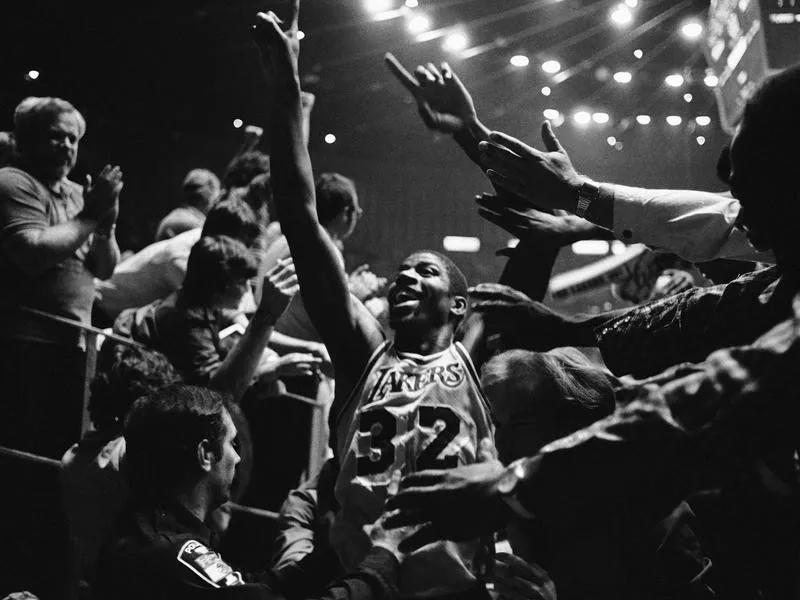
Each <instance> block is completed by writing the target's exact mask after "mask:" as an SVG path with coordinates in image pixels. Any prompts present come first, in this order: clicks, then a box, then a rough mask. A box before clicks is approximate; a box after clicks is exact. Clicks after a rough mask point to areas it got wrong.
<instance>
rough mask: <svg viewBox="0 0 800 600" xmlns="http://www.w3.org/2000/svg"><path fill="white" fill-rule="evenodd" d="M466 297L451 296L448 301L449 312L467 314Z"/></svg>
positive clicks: (459, 314)
mask: <svg viewBox="0 0 800 600" xmlns="http://www.w3.org/2000/svg"><path fill="white" fill-rule="evenodd" d="M468 306H469V305H468V304H467V299H466V298H465V297H464V296H453V298H452V299H451V301H450V312H451V313H452V314H454V315H456V316H458V317H463V316H464V315H465V314H467V307H468Z"/></svg>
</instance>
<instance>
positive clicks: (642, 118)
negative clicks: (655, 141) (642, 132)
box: [636, 115, 652, 125]
mask: <svg viewBox="0 0 800 600" xmlns="http://www.w3.org/2000/svg"><path fill="white" fill-rule="evenodd" d="M651 120H652V119H651V118H650V115H636V122H637V123H638V124H639V125H650V121H651Z"/></svg>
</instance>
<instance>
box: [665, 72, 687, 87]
mask: <svg viewBox="0 0 800 600" xmlns="http://www.w3.org/2000/svg"><path fill="white" fill-rule="evenodd" d="M684 81H685V80H684V78H683V75H681V74H680V73H672V74H671V75H667V76H666V77H665V78H664V83H666V84H667V85H668V86H669V87H674V88H676V87H681V86H682V85H683V83H684Z"/></svg>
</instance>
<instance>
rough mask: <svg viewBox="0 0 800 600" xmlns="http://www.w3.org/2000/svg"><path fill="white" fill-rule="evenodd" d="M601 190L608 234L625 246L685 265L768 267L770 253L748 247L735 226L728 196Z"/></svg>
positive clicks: (617, 187)
mask: <svg viewBox="0 0 800 600" xmlns="http://www.w3.org/2000/svg"><path fill="white" fill-rule="evenodd" d="M601 190H602V191H603V193H607V194H608V193H610V194H612V195H613V206H614V234H615V235H616V236H617V238H618V239H620V240H622V241H623V242H625V243H626V244H633V243H643V244H647V245H648V246H650V247H651V248H654V249H661V250H664V251H667V252H672V253H674V254H677V255H678V256H680V257H681V258H683V259H685V260H688V261H690V262H705V261H709V260H713V259H715V258H729V259H734V260H737V259H738V260H749V261H754V262H774V258H773V256H772V254H771V253H769V252H760V251H758V250H756V249H755V248H753V246H752V245H750V242H749V241H748V240H747V236H746V235H745V234H744V232H743V231H742V230H741V229H739V228H737V227H735V225H736V219H737V218H738V216H739V210H740V209H741V206H740V204H739V201H738V200H736V199H735V198H733V197H731V196H730V194H716V193H710V192H700V191H695V190H648V189H644V188H635V187H628V186H624V185H613V186H606V185H604V186H601Z"/></svg>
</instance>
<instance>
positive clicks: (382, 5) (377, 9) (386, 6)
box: [364, 0, 393, 14]
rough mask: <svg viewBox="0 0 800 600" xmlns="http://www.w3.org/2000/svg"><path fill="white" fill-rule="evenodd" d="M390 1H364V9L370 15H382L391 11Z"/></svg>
mask: <svg viewBox="0 0 800 600" xmlns="http://www.w3.org/2000/svg"><path fill="white" fill-rule="evenodd" d="M392 4H393V2H392V0H364V8H366V9H367V12H370V13H373V14H375V13H382V12H386V11H387V10H391V9H392Z"/></svg>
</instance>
